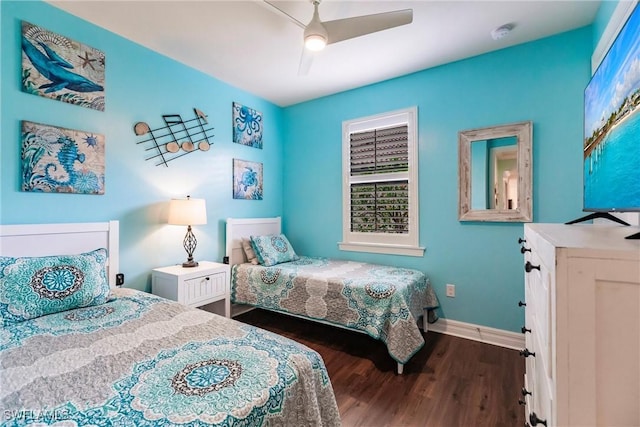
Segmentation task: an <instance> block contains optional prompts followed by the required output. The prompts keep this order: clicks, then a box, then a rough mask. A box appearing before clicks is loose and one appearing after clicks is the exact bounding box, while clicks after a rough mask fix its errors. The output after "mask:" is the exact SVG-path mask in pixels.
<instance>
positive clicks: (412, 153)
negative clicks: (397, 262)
mask: <svg viewBox="0 0 640 427" xmlns="http://www.w3.org/2000/svg"><path fill="white" fill-rule="evenodd" d="M404 124H406V125H407V132H408V134H407V150H408V156H409V159H408V160H409V161H408V164H409V171H408V172H392V173H380V174H377V175H376V176H365V177H363V176H359V177H354V178H352V177H351V176H350V173H351V134H352V133H358V132H365V131H371V130H374V129H383V128H389V127H394V126H398V125H404ZM390 178H391V179H392V180H398V179H399V178H400V179H401V180H405V179H406V180H407V182H408V187H409V210H408V212H409V233H407V234H397V233H361V232H353V231H351V184H355V183H359V182H384V181H385V180H389V179H390ZM418 195H419V192H418V108H417V107H415V106H414V107H409V108H405V109H402V110H396V111H391V112H387V113H381V114H376V115H373V116H368V117H362V118H357V119H352V120H345V121H343V122H342V241H341V242H338V247H339V249H340V250H343V251H355V252H371V253H380V254H389V255H408V256H423V255H424V251H425V248H424V247H421V246H420V245H419V238H420V226H419V222H420V215H419V197H418Z"/></svg>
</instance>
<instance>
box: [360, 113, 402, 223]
mask: <svg viewBox="0 0 640 427" xmlns="http://www.w3.org/2000/svg"><path fill="white" fill-rule="evenodd" d="M350 140H351V144H350V145H351V150H350V163H351V171H350V175H351V177H352V178H353V177H362V176H367V178H369V179H370V180H371V179H376V176H377V175H380V174H386V173H396V174H399V175H398V176H397V177H396V178H397V179H396V180H393V181H391V180H385V179H384V176H383V177H382V178H381V179H379V180H376V181H372V182H365V183H357V182H352V184H351V231H356V232H363V233H369V232H370V233H402V234H407V233H409V181H408V177H406V176H404V175H407V172H408V171H409V150H408V127H407V125H402V126H395V127H392V128H387V129H374V130H372V131H367V132H358V133H352V134H351V138H350ZM353 181H357V180H353Z"/></svg>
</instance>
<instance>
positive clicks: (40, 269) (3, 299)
mask: <svg viewBox="0 0 640 427" xmlns="http://www.w3.org/2000/svg"><path fill="white" fill-rule="evenodd" d="M106 261H107V250H106V249H103V248H102V249H96V250H95V251H92V252H87V253H84V254H79V255H60V256H45V257H22V258H11V257H0V320H2V323H3V324H4V325H5V326H6V325H9V324H12V323H18V322H22V321H25V320H28V319H33V318H36V317H40V316H44V315H46V314H51V313H58V312H60V311H66V310H70V309H72V308H78V307H87V306H91V305H98V304H103V303H105V302H107V301H108V299H109V291H110V290H109V281H108V280H107V273H106Z"/></svg>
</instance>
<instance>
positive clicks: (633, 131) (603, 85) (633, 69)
mask: <svg viewBox="0 0 640 427" xmlns="http://www.w3.org/2000/svg"><path fill="white" fill-rule="evenodd" d="M584 136H585V138H584V209H585V210H618V211H624V210H640V6H637V7H636V8H635V10H634V11H633V13H632V14H631V16H630V17H629V19H628V20H627V23H626V24H625V25H624V27H623V28H622V30H621V31H620V33H619V34H618V36H617V38H616V40H615V42H614V43H613V45H612V46H611V48H610V49H609V52H608V53H607V54H606V56H605V57H604V59H603V60H602V63H601V64H600V66H599V67H598V69H597V70H596V72H595V73H594V75H593V77H592V78H591V81H590V82H589V85H588V86H587V88H586V89H585V113H584Z"/></svg>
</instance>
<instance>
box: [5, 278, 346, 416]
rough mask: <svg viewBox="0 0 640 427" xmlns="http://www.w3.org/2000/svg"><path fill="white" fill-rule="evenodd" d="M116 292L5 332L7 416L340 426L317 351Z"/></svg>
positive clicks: (146, 296) (137, 295)
mask: <svg viewBox="0 0 640 427" xmlns="http://www.w3.org/2000/svg"><path fill="white" fill-rule="evenodd" d="M112 292H113V295H115V297H116V298H115V299H114V300H111V301H109V302H106V303H103V304H99V305H93V306H89V307H84V308H76V309H73V310H68V311H62V312H58V313H54V314H48V315H44V316H41V317H37V318H33V319H28V320H25V321H22V322H18V323H15V324H8V325H5V326H3V327H2V329H0V417H1V418H0V423H1V424H2V425H7V426H20V425H29V424H36V425H52V424H56V423H59V424H57V425H64V426H75V425H98V426H111V425H113V426H135V427H139V426H173V425H184V426H189V427H194V426H205V425H221V426H229V425H244V426H258V425H282V426H302V425H304V426H333V425H340V418H339V413H338V408H337V405H336V401H335V397H334V393H333V390H332V387H331V382H330V380H329V376H328V374H327V371H326V368H325V365H324V362H323V361H322V358H321V357H320V355H319V354H318V353H316V352H315V351H313V350H311V349H309V348H307V347H305V346H303V345H301V344H299V343H296V342H294V341H292V340H289V339H287V338H284V337H281V336H278V335H276V334H273V333H270V332H267V331H264V330H261V329H259V328H255V327H252V326H249V325H245V324H242V323H240V322H237V321H234V320H231V319H226V318H224V317H220V316H217V315H214V314H211V313H207V312H205V311H202V310H198V309H192V308H188V307H186V306H183V305H180V304H177V303H175V302H172V301H168V300H165V299H161V298H158V297H156V296H153V295H150V294H146V293H142V292H138V291H133V290H128V289H118V290H113V291H112Z"/></svg>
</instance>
